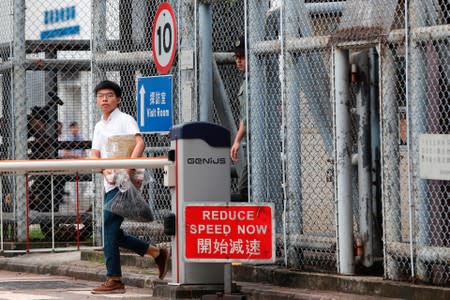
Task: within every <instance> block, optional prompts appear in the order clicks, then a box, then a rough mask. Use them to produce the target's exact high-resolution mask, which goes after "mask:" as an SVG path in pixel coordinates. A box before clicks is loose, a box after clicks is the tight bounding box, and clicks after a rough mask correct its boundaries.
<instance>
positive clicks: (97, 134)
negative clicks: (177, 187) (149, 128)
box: [91, 80, 170, 294]
mask: <svg viewBox="0 0 450 300" xmlns="http://www.w3.org/2000/svg"><path fill="white" fill-rule="evenodd" d="M121 95H122V89H121V88H120V86H119V85H118V84H117V83H115V82H112V81H109V80H105V81H102V82H100V83H99V84H98V85H97V86H96V87H95V96H96V100H97V106H98V107H99V109H100V110H101V112H102V117H101V119H100V121H99V122H98V123H97V124H96V125H95V128H94V136H93V138H92V150H91V157H92V158H104V157H107V141H108V137H109V136H113V135H121V134H124V135H130V134H131V135H134V136H135V142H136V143H135V146H134V149H133V151H132V153H131V158H138V157H141V156H142V153H143V152H144V148H145V147H144V140H143V138H142V135H141V133H140V132H139V127H138V125H137V123H136V121H135V120H134V118H133V117H131V116H130V115H128V114H125V113H123V112H121V111H120V110H119V108H118V107H119V104H120V101H121ZM128 172H129V174H131V172H132V170H128ZM103 176H104V179H103V183H104V187H105V198H104V204H105V205H106V203H108V202H109V201H111V200H112V199H113V198H114V196H115V195H116V194H117V192H118V191H119V189H118V187H117V186H116V185H115V182H114V178H113V177H114V176H113V170H111V169H105V170H103ZM133 183H134V184H135V185H136V186H140V184H141V183H140V182H133ZM103 214H104V218H103V226H104V235H105V236H104V246H103V252H104V256H105V262H106V271H107V273H106V276H107V280H106V282H105V283H103V284H101V285H100V286H99V287H97V288H95V289H94V290H93V291H92V293H93V294H111V293H125V286H124V284H123V283H122V280H121V277H122V270H121V265H120V249H119V247H122V248H126V249H129V250H131V251H133V252H135V253H137V254H139V255H140V256H144V255H149V256H152V257H153V258H154V259H155V263H156V265H157V266H158V270H159V278H160V279H161V280H162V279H164V276H165V275H166V273H167V267H168V263H169V256H170V255H169V251H168V249H164V248H157V247H155V246H153V245H150V244H149V243H147V242H145V241H142V240H140V239H138V238H136V237H134V236H132V235H129V234H127V233H125V232H123V230H122V229H121V228H120V226H121V224H122V222H123V220H124V218H123V217H121V216H119V215H116V214H114V213H111V212H109V211H107V210H104V211H103Z"/></svg>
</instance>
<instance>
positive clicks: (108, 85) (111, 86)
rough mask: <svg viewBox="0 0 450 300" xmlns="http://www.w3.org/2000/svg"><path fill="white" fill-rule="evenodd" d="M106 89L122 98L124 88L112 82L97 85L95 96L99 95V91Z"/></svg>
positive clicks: (105, 81) (107, 81)
mask: <svg viewBox="0 0 450 300" xmlns="http://www.w3.org/2000/svg"><path fill="white" fill-rule="evenodd" d="M105 89H109V90H113V91H114V93H115V94H116V96H117V97H121V96H122V88H121V87H120V86H119V85H118V84H117V83H115V82H114V81H110V80H103V81H102V82H100V83H99V84H97V86H96V87H95V94H96V95H97V93H98V91H100V90H105Z"/></svg>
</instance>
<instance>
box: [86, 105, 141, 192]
mask: <svg viewBox="0 0 450 300" xmlns="http://www.w3.org/2000/svg"><path fill="white" fill-rule="evenodd" d="M120 134H140V131H139V127H138V124H137V122H136V120H135V119H134V118H133V117H132V116H130V115H128V114H126V113H123V112H121V111H120V110H119V109H118V108H116V109H115V110H114V111H113V112H112V113H111V114H110V116H109V118H108V119H107V120H105V119H104V118H103V116H102V117H101V119H100V121H99V122H97V124H95V128H94V136H93V138H92V149H95V150H99V151H100V157H101V158H106V157H108V156H107V155H108V153H107V151H106V143H107V141H108V137H110V136H113V135H120ZM104 185H105V190H106V192H109V191H110V190H112V189H114V187H115V186H114V185H111V184H109V183H108V182H107V181H106V180H104Z"/></svg>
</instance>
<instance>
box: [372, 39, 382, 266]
mask: <svg viewBox="0 0 450 300" xmlns="http://www.w3.org/2000/svg"><path fill="white" fill-rule="evenodd" d="M378 63H379V61H378V56H377V51H376V49H375V48H370V49H369V77H370V128H371V134H370V140H371V143H370V144H371V153H372V169H373V170H374V171H373V172H372V183H374V184H373V185H372V213H373V215H374V218H375V219H374V225H375V228H374V239H373V249H374V255H375V256H379V257H381V256H382V251H383V245H382V242H381V241H382V238H381V232H380V231H379V230H377V228H379V226H377V225H378V223H381V220H382V218H381V215H382V210H381V198H382V195H381V164H380V104H379V103H380V99H379V91H378V89H379V84H378V82H379V72H378V69H379V68H378Z"/></svg>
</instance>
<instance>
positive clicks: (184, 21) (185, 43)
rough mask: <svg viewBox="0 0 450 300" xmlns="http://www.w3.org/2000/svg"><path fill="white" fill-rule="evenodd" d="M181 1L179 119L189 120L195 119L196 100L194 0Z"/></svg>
mask: <svg viewBox="0 0 450 300" xmlns="http://www.w3.org/2000/svg"><path fill="white" fill-rule="evenodd" d="M179 2H181V3H180V4H181V11H180V12H179V18H178V27H179V28H182V30H178V31H177V32H178V33H179V34H178V38H179V44H180V47H179V49H180V50H179V55H178V66H179V68H178V72H179V84H178V88H179V92H178V95H179V99H178V101H179V105H178V107H179V108H180V112H179V114H178V115H179V120H180V123H182V122H189V121H194V120H197V116H198V114H197V105H196V104H197V101H196V95H197V93H196V89H197V78H196V76H197V75H196V68H197V66H196V61H197V60H196V57H197V47H196V44H195V42H196V40H195V38H196V23H195V21H196V20H195V18H193V16H196V11H195V10H196V6H195V0H186V1H179Z"/></svg>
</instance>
